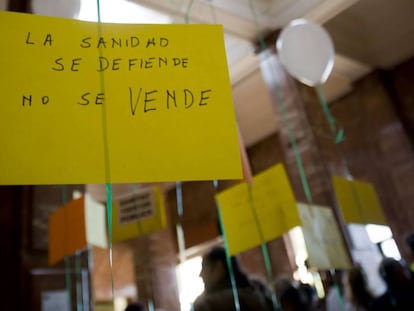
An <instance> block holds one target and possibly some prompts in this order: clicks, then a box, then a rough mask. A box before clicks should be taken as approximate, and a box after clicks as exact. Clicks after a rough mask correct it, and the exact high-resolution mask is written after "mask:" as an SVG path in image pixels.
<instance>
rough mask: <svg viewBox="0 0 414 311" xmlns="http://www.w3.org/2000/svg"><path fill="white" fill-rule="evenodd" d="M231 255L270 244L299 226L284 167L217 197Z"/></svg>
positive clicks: (293, 198) (276, 168)
mask: <svg viewBox="0 0 414 311" xmlns="http://www.w3.org/2000/svg"><path fill="white" fill-rule="evenodd" d="M216 199H217V201H218V203H219V208H220V211H221V215H222V221H223V225H224V229H225V232H226V237H227V241H228V245H229V252H230V254H232V255H234V254H237V253H241V252H243V251H245V250H247V249H250V248H253V247H255V246H258V245H260V244H261V243H262V242H268V241H271V240H273V239H275V238H277V237H279V236H282V235H283V234H284V233H286V232H287V231H289V230H290V229H291V228H293V227H295V226H298V225H300V218H299V214H298V210H297V207H296V200H295V197H294V194H293V191H292V188H291V186H290V182H289V179H288V177H287V175H286V171H285V168H284V166H283V164H277V165H275V166H273V167H271V168H269V169H267V170H265V171H263V172H261V173H260V174H258V175H256V176H254V177H253V183H252V184H251V185H249V184H247V183H240V184H238V185H236V186H234V187H232V188H229V189H227V190H225V191H223V192H221V193H219V194H218V195H217V196H216Z"/></svg>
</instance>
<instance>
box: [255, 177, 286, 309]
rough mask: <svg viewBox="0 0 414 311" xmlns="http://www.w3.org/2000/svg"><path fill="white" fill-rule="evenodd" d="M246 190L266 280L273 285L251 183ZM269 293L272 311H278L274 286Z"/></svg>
mask: <svg viewBox="0 0 414 311" xmlns="http://www.w3.org/2000/svg"><path fill="white" fill-rule="evenodd" d="M247 189H248V195H249V206H250V210H251V212H252V214H253V218H254V221H255V223H256V227H257V231H258V232H259V238H260V247H261V249H262V254H263V259H264V262H265V267H266V273H267V280H268V282H269V284H273V281H274V280H273V270H272V265H271V263H270V256H269V250H268V249H267V245H266V242H265V238H264V234H263V230H262V226H261V225H260V220H259V217H258V215H257V213H256V208H255V206H254V200H253V191H252V185H251V183H248V184H247ZM271 293H272V304H273V309H274V310H279V308H280V306H279V302H278V300H277V298H276V291H275V288H274V286H271Z"/></svg>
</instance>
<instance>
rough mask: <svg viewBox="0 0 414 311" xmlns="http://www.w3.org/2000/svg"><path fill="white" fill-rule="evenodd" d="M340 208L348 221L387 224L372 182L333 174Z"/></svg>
mask: <svg viewBox="0 0 414 311" xmlns="http://www.w3.org/2000/svg"><path fill="white" fill-rule="evenodd" d="M332 181H333V186H334V190H335V195H336V199H337V201H338V205H339V208H340V209H341V212H342V215H343V217H344V219H345V221H346V222H347V223H359V224H369V223H371V224H379V225H386V221H385V217H384V214H383V212H382V209H381V205H380V202H379V199H378V196H377V193H376V191H375V188H374V186H373V185H372V184H370V183H367V182H362V181H359V180H348V179H346V178H343V177H339V176H333V177H332Z"/></svg>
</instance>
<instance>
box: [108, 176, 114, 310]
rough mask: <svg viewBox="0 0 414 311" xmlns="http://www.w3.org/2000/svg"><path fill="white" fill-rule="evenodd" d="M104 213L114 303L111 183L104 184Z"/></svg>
mask: <svg viewBox="0 0 414 311" xmlns="http://www.w3.org/2000/svg"><path fill="white" fill-rule="evenodd" d="M106 214H107V218H108V243H109V269H110V271H111V289H112V300H113V301H112V302H113V304H114V303H115V286H114V271H113V261H112V256H113V249H112V185H111V184H109V183H108V184H106Z"/></svg>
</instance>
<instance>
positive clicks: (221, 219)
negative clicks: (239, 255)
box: [213, 180, 240, 311]
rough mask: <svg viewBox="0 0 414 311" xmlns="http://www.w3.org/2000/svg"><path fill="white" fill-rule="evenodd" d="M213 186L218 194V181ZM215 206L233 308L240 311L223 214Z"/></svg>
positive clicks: (217, 204)
mask: <svg viewBox="0 0 414 311" xmlns="http://www.w3.org/2000/svg"><path fill="white" fill-rule="evenodd" d="M213 185H214V191H215V194H217V193H218V181H217V180H214V181H213ZM216 206H217V212H218V216H219V226H220V231H221V234H222V236H223V242H224V249H225V253H226V263H227V268H228V270H229V275H230V283H231V289H232V292H233V301H234V306H235V308H236V311H240V299H239V293H238V292H237V284H236V278H235V276H234V270H233V265H232V264H231V258H230V253H229V243H228V240H227V235H226V229H225V228H224V225H223V214H222V213H221V208H220V202H219V201H218V200H217V199H216Z"/></svg>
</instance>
